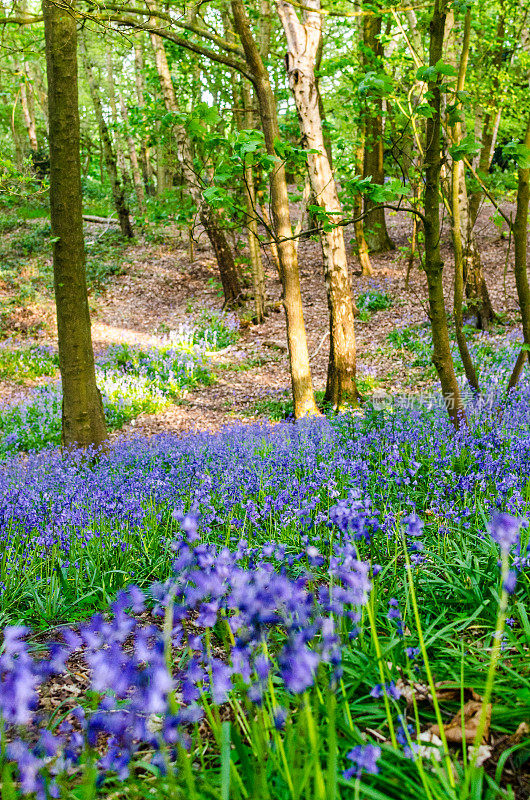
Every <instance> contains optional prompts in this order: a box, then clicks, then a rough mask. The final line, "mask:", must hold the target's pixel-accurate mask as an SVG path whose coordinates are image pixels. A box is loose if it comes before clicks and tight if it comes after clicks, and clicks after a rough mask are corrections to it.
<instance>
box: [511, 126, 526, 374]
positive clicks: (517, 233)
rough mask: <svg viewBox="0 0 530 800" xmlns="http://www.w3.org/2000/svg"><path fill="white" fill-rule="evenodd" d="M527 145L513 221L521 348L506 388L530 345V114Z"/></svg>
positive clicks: (520, 367)
mask: <svg viewBox="0 0 530 800" xmlns="http://www.w3.org/2000/svg"><path fill="white" fill-rule="evenodd" d="M524 145H525V148H526V155H525V156H524V158H525V162H524V164H522V165H521V166H520V167H519V170H518V182H517V210H516V212H515V219H514V222H513V225H512V233H513V246H514V259H515V264H514V272H515V285H516V287H517V297H518V299H519V307H520V309H521V320H522V325H523V338H524V349H523V350H521V353H520V354H519V357H518V359H517V361H516V364H515V367H514V368H513V372H512V375H511V377H510V381H509V384H508V389H513V388H514V387H515V386H516V385H517V382H518V380H519V378H520V375H521V372H522V370H523V367H524V364H525V361H526V359H527V358H528V357H529V349H530V286H529V285H528V271H527V247H528V206H529V202H530V168H529V166H528V155H527V154H528V152H529V150H530V117H528V121H527V123H526V132H525V137H524Z"/></svg>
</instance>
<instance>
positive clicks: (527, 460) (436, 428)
mask: <svg viewBox="0 0 530 800" xmlns="http://www.w3.org/2000/svg"><path fill="white" fill-rule="evenodd" d="M122 377H123V379H124V380H125V379H126V376H122ZM525 392H526V389H525V390H524V391H522V392H521V393H520V394H519V395H515V394H514V395H513V396H512V398H511V399H510V401H509V402H510V404H511V405H510V407H509V409H508V410H507V411H506V412H505V415H504V417H502V419H501V418H500V417H499V415H498V413H497V412H495V413H494V414H492V415H491V416H488V415H487V414H486V416H485V417H481V416H479V417H478V418H477V419H476V420H473V419H471V422H472V425H470V427H469V428H467V429H464V430H462V431H460V432H459V433H458V434H454V433H452V432H451V430H450V427H449V423H448V422H447V420H446V418H445V415H443V414H442V413H440V416H439V417H438V416H436V415H434V414H433V413H429V414H427V413H426V412H424V411H422V409H420V408H417V409H410V410H408V411H407V412H406V413H405V412H404V413H401V414H399V415H387V414H379V415H376V416H367V417H366V418H355V419H352V418H351V417H338V418H337V419H336V420H333V421H329V420H326V419H318V420H312V421H303V422H300V423H297V424H296V425H292V424H290V423H284V424H281V425H277V426H274V427H271V426H269V425H265V424H254V425H248V426H234V427H233V428H227V429H225V430H224V431H222V432H221V433H219V434H213V435H212V434H206V433H201V434H189V435H187V436H180V437H177V436H171V435H164V436H159V437H153V438H152V439H142V438H140V437H138V438H136V439H135V440H133V441H125V440H123V441H118V442H116V443H115V444H114V445H113V447H112V448H110V449H109V450H108V452H105V453H103V454H101V455H100V456H99V458H98V459H97V460H96V461H94V462H91V461H90V460H88V459H86V458H84V457H83V456H82V454H79V455H77V454H69V455H68V456H66V455H62V454H61V453H60V452H58V451H55V450H46V451H44V452H43V453H41V454H34V455H32V456H30V457H29V458H27V459H25V460H24V461H22V460H19V459H18V458H12V459H10V460H8V461H7V462H6V463H5V466H4V467H2V468H1V469H0V521H1V523H2V526H1V530H2V533H1V534H0V535H1V537H2V545H3V547H4V549H5V551H6V553H7V555H6V574H5V575H2V581H3V582H4V583H5V584H6V586H7V588H8V589H9V586H10V579H12V581H13V586H14V587H16V586H17V580H18V578H17V576H19V575H20V574H21V571H22V570H24V569H25V568H26V567H27V565H28V564H32V563H35V560H36V559H38V560H39V561H40V563H42V564H43V569H44V567H45V565H46V563H47V558H48V554H49V553H50V552H52V551H53V550H55V551H58V552H59V553H60V554H61V558H62V560H63V562H64V563H67V562H74V561H80V562H81V564H82V561H83V558H84V555H83V551H85V550H86V549H87V548H88V547H92V546H96V545H97V547H98V548H100V549H101V550H105V551H106V552H120V551H122V550H130V548H134V546H135V543H136V542H138V543H141V541H142V535H143V533H144V532H148V531H150V530H151V529H152V528H153V525H155V526H158V525H160V526H163V525H166V526H167V525H168V521H171V514H172V511H173V510H174V509H178V508H185V509H191V510H193V511H195V512H196V513H198V514H200V517H201V528H202V532H203V534H204V536H205V537H206V539H207V540H209V541H213V542H216V541H217V542H219V541H223V542H225V541H228V542H231V541H234V542H235V541H238V540H239V539H241V538H243V539H245V538H247V539H249V540H251V541H252V542H254V544H255V546H256V547H257V548H258V549H257V551H256V558H258V557H261V556H263V557H265V558H267V557H268V556H267V553H269V552H273V551H276V549H277V548H278V547H279V545H278V542H288V541H294V542H295V546H294V547H286V546H285V545H282V546H281V547H283V553H282V554H280V555H279V557H278V560H281V561H283V562H284V563H287V566H290V567H293V569H295V568H296V569H297V570H301V569H303V568H305V567H306V566H309V567H311V568H313V567H316V565H317V562H318V560H319V559H320V560H321V559H322V554H323V553H324V552H326V553H328V552H329V546H328V542H329V538H330V534H331V536H332V539H333V541H338V542H339V543H341V542H342V543H348V542H349V543H350V544H353V545H355V546H357V547H359V548H361V549H362V548H365V547H366V545H368V546H369V545H370V543H371V542H372V540H374V538H376V537H378V538H379V539H380V538H381V536H385V535H386V536H387V537H388V538H389V539H390V540H394V539H395V537H396V534H397V532H399V531H400V530H401V529H402V528H403V529H404V531H405V536H406V541H407V543H408V550H409V554H410V559H411V561H412V562H413V563H414V564H415V565H418V566H419V565H421V563H422V562H423V559H424V553H423V550H422V548H423V539H424V532H425V530H426V529H427V525H425V527H422V525H423V523H422V519H425V521H426V523H432V522H434V523H435V526H436V529H437V530H438V531H439V532H440V534H441V535H444V533H445V532H447V529H448V528H447V526H449V525H450V526H451V527H452V528H454V526H459V527H460V529H463V530H464V531H465V530H466V529H468V528H471V527H472V526H473V525H477V527H478V528H479V530H480V528H481V521H480V520H476V514H477V512H476V505H475V500H474V498H475V496H476V495H477V493H480V495H481V498H482V504H483V507H485V508H486V511H488V510H489V511H490V512H492V513H494V512H496V511H497V509H502V511H503V513H508V514H509V515H512V516H518V517H524V515H525V513H526V509H527V500H526V485H527V482H528V480H529V479H530V439H529V438H528V436H527V435H526V428H525V429H524V430H522V429H521V427H520V426H521V425H522V424H524V425H526V426H528V424H530V411H529V409H530V404H529V403H528V398H527V396H526V393H525ZM54 414H55V415H56V428H57V430H56V435H57V437H59V436H60V425H59V415H60V408H59V400H58V399H57V401H56V408H55V410H54ZM482 423H484V424H482ZM39 435H40V434H39ZM4 443H5V440H4ZM15 542H16V546H15ZM313 548H316V550H314V549H313ZM527 548H528V536H527V534H526V532H525V535H524V536H523V535H521V536H519V538H518V540H517V544H516V546H514V547H512V559H513V563H514V569H516V570H518V571H521V570H524V569H526V568H527V567H528V565H529V563H530V561H529V553H528V549H527ZM319 554H320V555H319ZM12 599H13V598H12Z"/></svg>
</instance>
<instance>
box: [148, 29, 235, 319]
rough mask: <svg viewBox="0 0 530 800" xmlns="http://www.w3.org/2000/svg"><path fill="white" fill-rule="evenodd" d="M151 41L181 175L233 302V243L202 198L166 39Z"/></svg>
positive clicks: (153, 36)
mask: <svg viewBox="0 0 530 800" xmlns="http://www.w3.org/2000/svg"><path fill="white" fill-rule="evenodd" d="M151 44H152V46H153V52H154V55H155V61H156V68H157V72H158V77H159V79H160V86H161V89H162V94H163V97H164V103H165V106H166V108H167V110H168V111H169V112H170V113H171V114H173V115H174V122H173V133H174V137H175V143H176V148H177V158H178V161H179V164H180V166H181V169H182V177H183V179H184V182H185V184H186V188H187V190H188V192H189V193H190V195H191V197H192V199H193V202H194V203H195V205H196V207H197V211H198V214H199V219H200V221H201V223H202V225H203V226H204V229H205V231H206V233H207V235H208V239H209V240H210V243H211V245H212V247H213V249H214V252H215V257H216V259H217V265H218V267H219V274H220V276H221V283H222V285H223V293H224V299H225V305H233V304H234V303H237V302H239V300H240V297H241V287H240V283H239V276H238V273H237V267H236V264H235V261H234V257H233V255H232V250H231V249H230V245H229V244H228V241H227V239H226V236H225V232H224V230H223V228H222V225H221V220H220V218H219V214H218V213H217V212H216V211H214V209H212V208H211V206H209V205H208V203H206V202H205V201H204V200H203V197H202V187H201V184H200V180H199V177H198V176H197V174H196V173H195V170H194V168H193V155H192V147H191V142H190V140H189V137H188V134H187V131H186V129H185V127H184V125H182V124H181V123H179V122H178V120H177V115H178V111H179V109H178V105H177V100H176V97H175V90H174V88H173V82H172V80H171V73H170V71H169V65H168V63H167V56H166V49H165V47H164V42H163V41H162V39H161V38H160V36H157V34H155V33H152V34H151Z"/></svg>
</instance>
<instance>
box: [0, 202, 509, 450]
mask: <svg viewBox="0 0 530 800" xmlns="http://www.w3.org/2000/svg"><path fill="white" fill-rule="evenodd" d="M502 208H503V210H504V211H505V213H506V214H507V215H508V216H509V215H510V213H513V211H514V207H513V204H510V203H504V204H503V206H502ZM35 213H38V212H35ZM493 215H494V209H493V208H492V207H491V205H489V204H487V203H485V204H484V205H483V207H482V209H481V211H480V215H479V218H478V220H477V224H476V236H477V244H478V247H479V250H480V253H481V259H482V264H483V272H484V276H485V279H486V283H487V285H488V290H489V293H490V297H491V300H492V304H493V307H494V309H495V312H496V313H497V315H498V318H497V320H496V321H495V323H494V324H493V326H492V328H491V329H490V331H489V332H488V333H487V335H486V338H487V340H488V342H489V345H490V346H492V345H493V346H498V345H499V344H502V342H503V340H504V339H505V337H508V339H509V338H510V334H513V333H515V332H516V331H517V330H518V329H519V328H520V312H519V308H518V305H517V301H516V292H515V284H514V277H513V269H511V266H510V265H511V259H513V253H511V252H510V251H511V247H512V244H511V241H510V237H509V236H508V232H507V230H506V225H504V226H503V227H499V226H498V225H495V224H494V223H493V221H492V219H493ZM294 219H295V221H296V216H295V215H294ZM40 222H41V220H39V219H33V220H28V221H27V222H26V225H25V228H24V230H31V229H32V226H38V225H39V223H40ZM387 224H388V228H389V231H390V234H391V237H392V239H393V241H394V243H395V249H394V250H391V251H389V252H387V253H379V254H373V255H372V256H371V260H372V265H373V270H374V273H373V276H371V277H365V276H363V275H362V274H361V270H360V267H359V264H358V259H357V255H356V252H355V251H354V247H353V245H354V232H353V230H352V229H351V226H349V227H347V228H346V229H345V239H346V242H349V247H348V258H349V266H350V275H351V282H352V291H353V296H354V297H356V298H358V297H359V296H362V295H363V294H364V295H367V296H368V300H369V298H370V297H371V296H372V295H374V294H375V298H376V305H378V304H377V297H380V296H382V297H386V296H388V298H390V299H389V300H386V301H385V302H387V303H389V304H390V305H389V306H388V307H387V308H384V307H383V308H376V309H375V310H373V311H370V310H369V309H368V310H366V311H365V312H364V314H361V315H360V316H359V315H358V316H357V317H356V344H357V372H358V377H359V385H360V388H361V394H362V396H363V397H364V398H365V399H367V400H370V399H371V398H372V396H373V395H374V392H375V396H376V397H381V398H383V397H385V396H389V395H393V396H397V397H398V398H402V399H405V398H407V397H410V396H418V395H424V398H425V400H426V401H428V399H429V397H431V396H432V395H433V394H434V392H435V390H436V385H437V384H436V376H435V373H434V370H433V368H432V366H431V365H430V356H429V354H428V352H427V345H426V346H425V348H424V349H425V353H424V354H423V358H422V359H420V361H421V363H419V364H415V362H417V360H418V353H417V352H414V350H413V349H408V348H407V347H406V346H400V343H399V341H397V340H394V342H392V341H391V339H389V334H391V332H392V331H394V330H396V329H404V330H406V329H410V330H412V331H415V330H416V329H417V328H420V329H422V330H423V332H424V334H425V337H426V340H428V338H429V319H428V302H427V290H426V280H425V273H424V272H423V271H422V270H421V268H420V265H419V263H418V258H417V257H416V258H415V261H414V265H413V267H412V268H411V269H410V272H409V280H408V285H407V283H406V276H407V271H408V264H409V254H410V235H411V221H410V216H409V215H407V214H405V213H401V212H394V213H391V214H389V215H388V221H387ZM109 230H110V234H111V238H110V243H109V244H108V245H107V246H106V249H105V255H104V256H102V258H105V259H107V260H108V261H110V262H111V263H113V262H116V261H117V262H118V263H119V267H117V268H116V270H115V271H116V274H111V275H110V276H108V277H107V278H106V282H105V284H104V285H103V286H99V287H98V288H97V289H96V290H93V291H92V293H91V296H90V307H91V314H92V337H93V343H94V350H95V353H96V354H98V353H103V352H104V351H105V349H106V348H108V347H109V346H110V345H118V344H121V343H124V342H126V343H128V344H129V345H136V346H144V347H145V346H148V347H149V346H156V345H157V344H160V343H161V341H163V340H164V337H167V335H168V334H169V332H170V331H178V329H179V326H182V325H193V324H194V322H195V321H196V320H197V319H198V317H200V315H201V313H202V312H203V311H204V310H205V309H207V310H209V311H221V310H222V308H223V296H222V289H221V286H220V282H219V279H218V271H217V265H216V262H215V258H214V254H213V251H212V249H211V247H210V246H209V243H208V240H207V238H206V236H205V235H204V232H203V231H202V229H201V228H200V226H199V227H198V228H197V229H196V230H195V231H194V233H193V238H194V244H193V261H192V262H191V261H190V247H189V240H188V238H187V237H186V236H184V235H183V234H182V232H181V231H179V230H178V229H174V228H171V227H170V226H169V227H157V228H153V229H152V230H151V231H148V233H147V235H144V234H141V235H139V236H138V237H137V238H136V239H135V240H134V242H133V243H132V244H127V245H126V246H125V245H124V244H123V241H122V240H119V238H118V241H116V240H114V239H113V238H112V234H113V233H114V234H115V233H116V228H115V226H114V225H110V226H109V225H107V226H106V227H105V226H103V233H102V226H101V225H98V224H94V223H86V235H87V239H88V241H91V240H96V241H97V240H99V239H100V238H103V240H104V238H105V236H108V234H109ZM17 232H18V234H19V233H20V229H15V230H14V231H12V232H11V234H10V236H11V237H16V236H17ZM153 239H154V240H155V241H153ZM9 241H10V238H9V236H8V237H7V238H6V244H5V245H4V247H9ZM298 253H299V261H300V275H301V278H302V282H301V283H302V296H303V304H304V318H305V323H306V331H307V337H308V344H309V351H310V356H311V368H312V374H313V379H314V384H315V390H316V391H317V392H320V396H321V395H322V394H323V390H324V388H325V383H326V372H327V365H328V351H329V335H328V329H329V314H328V306H327V300H326V292H325V286H324V280H323V275H322V253H321V247H320V243H319V242H318V240H317V238H316V237H302V238H301V239H300V242H299V250H298ZM241 255H242V256H243V258H244V256H245V255H246V253H245V251H243V252H242V254H241ZM442 256H443V259H444V262H445V268H444V292H445V296H446V303H447V305H448V307H451V305H452V302H453V298H452V293H453V280H454V278H453V276H454V269H453V251H452V242H451V233H450V227H449V225H448V224H446V225H445V230H444V228H443V227H442ZM263 262H264V266H265V275H266V283H267V285H266V292H267V299H268V303H269V306H270V309H269V313H268V316H267V317H266V319H265V321H264V323H263V324H261V325H256V324H254V323H253V322H252V320H251V315H252V305H251V302H250V301H249V302H247V303H246V304H245V303H243V306H242V307H240V308H239V309H237V311H238V317H239V318H241V325H240V328H239V335H238V337H237V341H236V342H235V343H233V344H231V345H229V346H228V347H226V348H223V349H222V350H221V351H220V352H216V353H214V354H213V362H212V370H213V374H214V375H215V382H214V383H213V385H207V386H202V385H198V386H196V387H194V388H192V389H188V390H185V391H184V392H183V393H182V395H181V396H180V397H179V398H178V401H177V402H175V403H172V404H171V405H170V406H169V407H167V408H164V409H162V410H159V411H156V412H154V413H149V414H146V413H141V414H140V415H139V416H138V417H136V418H134V419H133V420H131V422H129V423H127V424H125V425H124V427H123V428H122V430H121V431H119V432H114V433H113V434H112V436H114V437H115V436H118V435H123V434H125V435H127V434H129V435H131V434H135V435H136V434H138V433H141V434H145V435H151V434H154V433H161V432H164V431H168V432H176V431H182V432H185V431H190V430H210V431H213V430H219V429H220V428H222V427H223V426H225V425H229V424H232V423H234V422H235V421H239V422H252V421H255V420H257V419H273V420H278V419H282V418H288V417H289V416H290V415H291V414H292V405H291V406H290V404H289V395H290V391H291V387H290V376H289V364H288V351H287V343H286V337H285V318H284V313H283V308H282V306H281V283H280V279H279V276H278V272H277V270H276V268H275V265H274V262H273V260H272V258H271V256H270V253H269V252H268V248H266V247H264V248H263ZM50 269H51V256H50V255H47V254H46V253H44V254H43V253H40V254H39V255H34V256H32V255H28V256H26V257H25V259H23V268H22V270H21V282H22V283H23V281H24V275H25V274H27V276H32V277H33V282H34V283H35V284H36V285H37V286H40V284H42V280H41V279H40V277H39V275H40V273H42V272H44V273H46V272H47V271H48V272H49V270H50ZM247 280H248V278H247ZM0 286H1V284H0ZM20 291H21V287H20V285H18V283H17V285H16V286H9V284H8V283H6V281H3V286H2V288H1V290H0V292H1V295H2V301H3V304H4V307H7V308H8V309H10V310H9V313H8V314H7V315H6V317H5V320H4V328H3V330H2V336H3V338H9V340H10V341H9V346H10V347H11V346H15V347H16V346H17V345H20V346H22V347H27V346H31V344H32V343H38V344H44V345H50V346H52V347H54V346H55V342H56V323H55V312H54V306H53V293H52V292H51V291H49V289H48V290H46V289H45V288H44V289H42V288H41V290H40V291H39V292H37V293H36V295H37V297H36V299H35V292H34V291H33V295H34V297H33V299H32V300H30V302H29V303H26V304H25V305H24V306H22V305H18V303H19V299H20ZM469 332H470V333H471V334H472V335H473V333H476V334H477V335H478V336H480V332H477V331H473V329H472V328H469ZM483 339H484V337H483ZM453 345H454V348H453V349H454V351H455V352H456V349H457V348H456V343H455V342H453ZM50 380H52V379H51V378H46V377H44V378H39V379H37V380H31V379H30V380H25V381H24V380H23V381H21V380H20V379H18V380H17V381H13V380H9V379H7V380H6V379H0V397H1V398H2V400H3V401H4V402H8V403H17V402H20V401H23V400H24V399H25V398H26V397H27V396H28V392H29V391H31V389H32V388H33V387H34V386H35V385H38V384H42V383H46V382H48V381H50Z"/></svg>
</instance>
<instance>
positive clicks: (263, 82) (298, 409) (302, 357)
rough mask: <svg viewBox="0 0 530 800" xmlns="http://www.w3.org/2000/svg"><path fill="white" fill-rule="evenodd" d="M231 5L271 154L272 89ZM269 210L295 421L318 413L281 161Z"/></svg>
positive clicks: (240, 9) (276, 134)
mask: <svg viewBox="0 0 530 800" xmlns="http://www.w3.org/2000/svg"><path fill="white" fill-rule="evenodd" d="M231 7H232V13H233V16H234V27H235V30H236V32H237V33H238V34H239V38H240V40H241V44H242V46H243V50H244V52H245V57H246V61H247V65H248V67H249V70H250V72H251V73H252V76H253V82H254V88H255V90H256V95H257V98H258V103H259V111H260V119H261V127H262V130H263V135H264V137H265V146H266V148H267V152H268V153H269V154H270V155H275V150H274V145H275V142H276V141H277V140H279V139H280V128H279V125H278V115H277V108H276V98H275V96H274V93H273V91H272V86H271V83H270V79H269V73H268V72H267V69H266V67H265V65H264V63H263V59H262V58H261V55H260V51H259V48H258V46H257V44H256V42H255V40H254V38H253V36H252V32H251V29H250V22H249V19H248V16H247V12H246V10H245V6H244V4H243V0H231ZM271 211H272V222H273V229H274V233H275V237H276V246H277V249H278V259H279V262H280V277H281V281H282V287H283V304H284V307H285V316H286V322H287V344H288V348H289V358H290V365H291V383H292V389H293V404H294V414H295V417H296V418H297V419H298V418H300V417H304V416H306V415H307V414H318V413H319V412H318V409H317V406H316V403H315V397H314V394H313V382H312V379H311V369H310V366H309V351H308V347H307V337H306V331H305V324H304V313H303V308H302V293H301V290H300V273H299V270H298V260H297V256H296V250H295V247H294V243H293V240H292V228H291V219H290V215H289V196H288V193H287V182H286V179H285V167H284V165H283V163H282V162H278V164H277V165H276V166H275V167H274V169H273V172H272V175H271Z"/></svg>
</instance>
